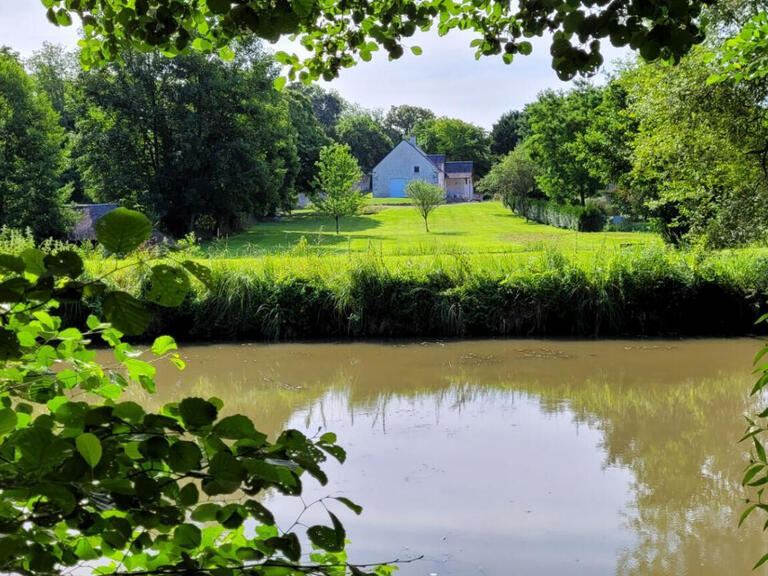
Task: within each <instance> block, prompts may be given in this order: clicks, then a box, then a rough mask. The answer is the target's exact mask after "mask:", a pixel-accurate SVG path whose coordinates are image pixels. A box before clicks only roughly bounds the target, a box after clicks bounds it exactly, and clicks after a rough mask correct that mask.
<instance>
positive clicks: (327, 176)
mask: <svg viewBox="0 0 768 576" xmlns="http://www.w3.org/2000/svg"><path fill="white" fill-rule="evenodd" d="M315 167H316V168H317V172H318V173H317V176H316V177H315V194H314V197H313V198H312V203H313V204H314V205H315V208H316V209H317V211H318V212H321V213H323V214H328V215H329V216H333V218H334V219H335V220H336V234H338V233H339V218H341V217H342V216H351V215H352V214H356V213H357V211H358V210H359V209H360V205H361V204H362V203H363V197H362V195H361V194H360V192H359V191H358V190H356V189H355V184H357V182H358V181H359V180H360V178H361V176H362V175H363V174H362V172H361V171H360V166H358V164H357V160H355V157H354V156H352V153H351V152H350V149H349V146H347V145H346V144H331V145H330V146H325V147H324V148H323V149H322V150H320V159H319V160H318V161H317V162H315Z"/></svg>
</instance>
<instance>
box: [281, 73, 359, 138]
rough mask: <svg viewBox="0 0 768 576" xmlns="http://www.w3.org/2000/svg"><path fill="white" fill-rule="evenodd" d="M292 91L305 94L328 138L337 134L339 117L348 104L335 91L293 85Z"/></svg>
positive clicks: (311, 86)
mask: <svg viewBox="0 0 768 576" xmlns="http://www.w3.org/2000/svg"><path fill="white" fill-rule="evenodd" d="M290 87H291V89H292V90H295V91H296V92H300V93H302V94H304V96H306V97H307V98H309V100H310V102H311V103H312V108H313V110H314V111H315V117H316V118H317V121H318V122H319V123H320V125H321V126H322V127H323V130H324V131H325V134H326V136H328V137H333V136H334V135H335V134H336V124H337V123H338V121H339V116H341V113H342V112H343V111H344V108H345V107H346V106H347V102H346V101H345V100H344V98H342V97H341V96H340V95H339V93H338V92H336V91H335V90H325V89H323V88H322V87H320V86H318V85H317V84H309V85H307V84H302V83H294V84H291V86H290Z"/></svg>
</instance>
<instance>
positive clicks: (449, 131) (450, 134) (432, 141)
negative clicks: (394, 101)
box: [414, 118, 491, 177]
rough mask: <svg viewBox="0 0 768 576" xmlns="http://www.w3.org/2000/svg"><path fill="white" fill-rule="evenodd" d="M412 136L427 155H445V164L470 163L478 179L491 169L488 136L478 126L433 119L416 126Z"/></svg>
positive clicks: (450, 119)
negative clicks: (454, 162) (452, 162)
mask: <svg viewBox="0 0 768 576" xmlns="http://www.w3.org/2000/svg"><path fill="white" fill-rule="evenodd" d="M414 134H415V136H416V140H417V141H418V143H419V146H421V148H422V149H424V150H426V151H427V152H429V153H434V154H445V155H446V157H447V159H448V160H457V161H458V160H467V161H469V160H471V161H472V162H473V163H474V167H475V175H476V176H478V177H482V176H484V175H485V173H486V172H487V171H488V169H489V168H490V166H491V159H490V149H489V147H488V135H487V134H486V133H485V130H483V129H482V128H480V126H475V125H474V124H470V123H468V122H464V121H463V120H458V119H456V118H436V119H434V120H426V121H424V122H419V123H418V124H417V125H416V128H415V129H414Z"/></svg>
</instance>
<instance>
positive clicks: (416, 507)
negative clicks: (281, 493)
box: [152, 339, 768, 576]
mask: <svg viewBox="0 0 768 576" xmlns="http://www.w3.org/2000/svg"><path fill="white" fill-rule="evenodd" d="M758 348H759V342H758V341H756V340H747V339H744V340H702V341H686V342H678V341H670V342H658V341H654V342H633V341H621V342H610V341H609V342H553V341H472V342H452V343H446V344H442V343H414V344H348V343H345V344H280V345H231V346H206V347H187V348H185V349H184V350H183V356H184V357H185V359H186V360H187V362H188V368H187V370H186V371H185V372H183V373H180V374H179V373H174V372H173V371H172V370H164V369H163V370H161V371H160V374H159V377H158V382H159V383H160V390H159V394H158V396H159V398H156V399H154V400H152V402H156V401H169V400H174V399H178V398H179V397H182V396H187V395H199V396H202V397H210V396H218V397H220V398H222V399H223V400H224V402H225V405H226V408H225V409H226V411H227V412H230V413H232V412H241V413H245V414H248V415H249V416H251V417H252V418H254V420H255V421H256V423H257V425H258V426H259V427H260V428H261V430H263V431H264V432H268V433H270V434H273V435H275V434H277V433H278V432H279V431H280V430H281V429H283V428H285V427H293V428H298V429H300V430H303V431H305V432H311V433H314V432H315V431H316V430H317V429H318V428H323V429H328V430H332V431H334V432H336V433H337V434H338V436H339V440H340V443H341V444H342V445H343V446H345V447H346V448H347V450H348V453H349V459H348V461H347V463H346V464H345V465H343V466H338V465H329V466H328V467H327V471H328V472H329V477H330V483H329V484H328V486H326V487H321V486H319V485H317V484H316V483H314V482H313V481H307V483H306V492H307V496H306V497H307V499H313V498H314V497H318V496H324V495H328V494H332V495H344V496H348V497H349V498H352V499H353V500H355V501H356V502H358V503H360V504H362V505H363V506H364V508H365V511H364V513H363V515H362V516H360V517H355V516H354V515H352V513H351V512H350V513H348V512H346V509H341V510H340V513H341V514H340V515H341V516H342V519H343V520H344V522H345V524H346V526H347V532H348V537H349V538H350V540H351V545H350V556H351V558H352V560H354V561H358V562H371V561H382V560H390V559H393V558H401V559H403V558H409V557H415V556H420V555H423V556H424V559H423V560H421V561H419V562H415V563H412V564H407V565H403V566H402V568H401V570H400V572H399V574H402V575H405V576H410V575H429V574H438V575H470V574H472V575H474V574H491V575H508V574H515V575H529V574H530V575H537V576H549V575H555V574H557V575H559V576H560V575H574V574H584V575H614V574H616V575H649V576H655V575H659V576H661V575H665V576H666V575H669V576H672V575H675V576H678V575H685V574H691V575H693V574H696V575H703V576H708V575H724V574H726V575H730V574H734V575H738V574H744V575H748V574H754V572H752V571H751V566H752V564H753V563H754V562H755V561H756V560H757V559H758V558H759V557H760V556H762V554H763V553H764V552H765V551H768V538H764V537H763V536H762V532H761V530H760V529H761V524H760V523H759V522H758V518H757V517H755V521H754V522H748V523H747V525H746V526H745V527H742V528H741V529H737V528H736V523H737V519H738V516H739V514H740V512H741V510H742V509H743V504H742V501H740V497H742V496H743V494H742V491H741V489H740V487H739V482H738V481H739V478H740V475H741V472H742V469H743V466H744V453H743V447H742V446H737V440H738V438H739V437H740V435H741V433H742V431H743V428H744V420H743V416H742V415H743V414H744V413H745V412H746V410H747V409H748V400H747V391H748V389H749V386H750V384H751V382H752V378H751V376H750V369H749V368H750V362H751V358H752V356H753V355H754V353H755V352H756V350H757V349H758ZM268 500H269V503H270V505H271V506H273V507H274V508H275V509H277V510H278V512H279V518H280V519H281V521H282V522H284V523H285V524H288V523H289V522H290V520H292V519H293V516H294V515H295V514H296V513H297V510H296V508H295V507H294V506H292V505H291V504H289V503H288V502H287V501H285V500H281V499H280V498H276V497H274V496H272V495H270V496H269V497H268ZM317 519H318V520H323V517H322V515H321V514H319V513H318V516H317ZM309 520H314V518H313V517H310V518H309ZM757 573H768V572H762V571H758V572H757Z"/></svg>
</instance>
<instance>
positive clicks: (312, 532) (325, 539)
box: [307, 512, 346, 552]
mask: <svg viewBox="0 0 768 576" xmlns="http://www.w3.org/2000/svg"><path fill="white" fill-rule="evenodd" d="M328 515H329V516H330V517H331V521H332V522H333V528H329V527H328V526H311V527H310V528H309V529H307V536H308V537H309V539H310V541H311V542H312V544H314V545H315V546H317V547H318V548H321V549H323V550H325V551H327V552H341V551H342V550H344V539H345V537H346V534H345V531H344V526H343V525H342V524H341V522H340V521H339V519H338V518H336V516H335V515H334V514H333V513H331V512H329V513H328Z"/></svg>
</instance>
